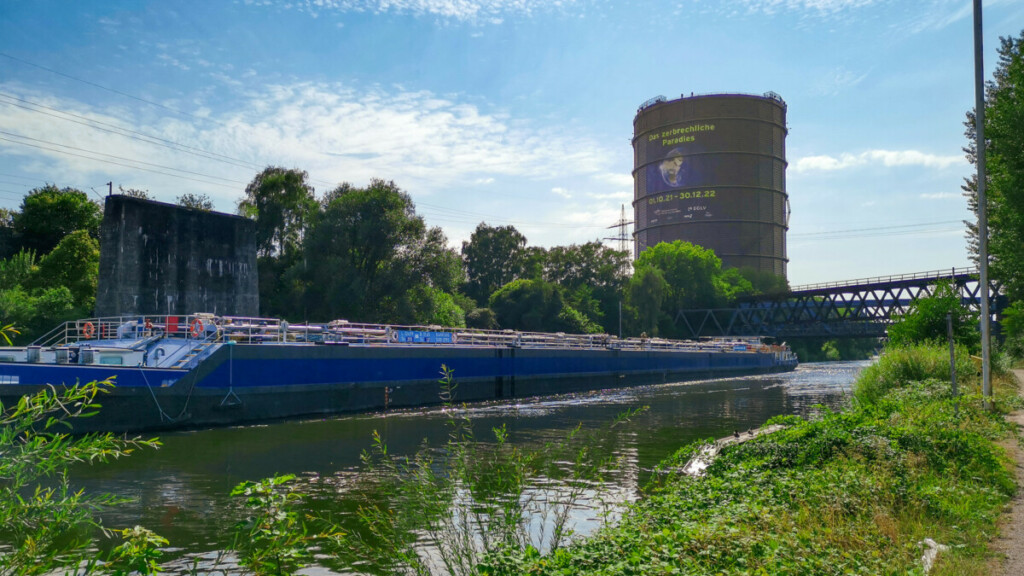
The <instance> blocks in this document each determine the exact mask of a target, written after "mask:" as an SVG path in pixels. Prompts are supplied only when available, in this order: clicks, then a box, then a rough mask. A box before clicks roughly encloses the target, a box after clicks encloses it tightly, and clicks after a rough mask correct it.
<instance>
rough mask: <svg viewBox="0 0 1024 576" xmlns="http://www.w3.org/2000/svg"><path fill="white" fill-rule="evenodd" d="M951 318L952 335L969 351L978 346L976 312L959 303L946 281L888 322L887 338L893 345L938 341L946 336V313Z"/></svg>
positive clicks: (955, 292)
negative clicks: (889, 324)
mask: <svg viewBox="0 0 1024 576" xmlns="http://www.w3.org/2000/svg"><path fill="white" fill-rule="evenodd" d="M947 315H951V316H952V320H953V339H954V340H955V341H956V343H957V344H961V345H963V346H965V347H967V349H968V350H970V351H971V352H972V353H976V352H978V351H979V350H980V348H981V336H980V334H979V333H978V315H977V314H976V313H974V312H972V311H971V310H970V309H968V308H967V307H966V306H964V305H963V304H962V303H961V299H960V294H959V292H958V291H957V289H956V287H955V286H953V284H952V283H950V282H940V283H939V284H938V285H936V287H935V291H934V292H933V293H932V295H931V296H927V297H924V298H918V299H917V300H914V301H913V302H912V303H911V304H910V308H909V309H908V310H907V312H906V313H905V314H903V315H902V316H900V317H899V318H898V319H897V320H896V322H895V323H893V324H892V325H891V326H889V342H891V343H893V344H897V345H909V344H918V343H938V344H942V343H944V342H945V341H946V339H947V323H946V316H947Z"/></svg>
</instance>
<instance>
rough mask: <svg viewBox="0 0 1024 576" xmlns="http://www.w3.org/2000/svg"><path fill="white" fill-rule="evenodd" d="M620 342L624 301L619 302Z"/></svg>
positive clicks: (620, 338)
mask: <svg viewBox="0 0 1024 576" xmlns="http://www.w3.org/2000/svg"><path fill="white" fill-rule="evenodd" d="M619 340H622V300H619Z"/></svg>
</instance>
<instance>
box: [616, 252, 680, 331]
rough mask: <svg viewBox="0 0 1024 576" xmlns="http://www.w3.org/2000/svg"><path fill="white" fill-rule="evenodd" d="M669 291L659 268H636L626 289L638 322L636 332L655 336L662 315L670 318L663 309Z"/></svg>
mask: <svg viewBox="0 0 1024 576" xmlns="http://www.w3.org/2000/svg"><path fill="white" fill-rule="evenodd" d="M670 291H671V287H670V286H669V285H668V282H667V281H666V280H665V274H664V273H663V272H662V271H661V270H660V269H658V268H655V267H653V266H643V267H640V268H637V271H636V273H635V274H633V277H632V278H631V279H630V281H629V285H628V287H627V290H626V298H627V302H628V304H629V307H630V309H631V310H632V311H633V313H634V314H636V316H637V320H638V322H639V330H637V332H644V333H646V334H648V335H650V336H657V335H658V333H659V326H660V325H661V323H662V320H663V317H664V319H666V320H669V321H670V320H671V318H669V317H667V316H666V314H665V313H664V311H663V307H664V303H665V298H666V297H667V296H668V293H669V292H670Z"/></svg>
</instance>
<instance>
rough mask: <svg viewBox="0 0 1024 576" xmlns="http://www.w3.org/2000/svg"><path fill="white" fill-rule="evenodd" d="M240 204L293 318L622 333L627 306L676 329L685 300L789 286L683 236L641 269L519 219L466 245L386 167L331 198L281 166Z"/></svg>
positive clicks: (629, 330)
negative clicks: (540, 234)
mask: <svg viewBox="0 0 1024 576" xmlns="http://www.w3.org/2000/svg"><path fill="white" fill-rule="evenodd" d="M238 210H239V213H240V214H242V215H245V216H248V217H250V218H252V219H254V220H255V222H256V245H257V252H258V267H259V270H260V281H259V290H260V306H261V313H263V314H267V315H270V316H277V317H282V318H285V319H288V320H294V321H302V320H306V319H318V320H323V319H335V318H344V319H347V320H350V321H361V322H382V323H395V324H419V325H422V324H426V325H439V326H457V327H473V328H486V329H497V328H501V329H517V330H538V331H549V332H573V333H602V332H603V333H611V334H616V333H618V332H619V330H620V318H621V322H622V323H621V328H622V330H623V331H624V332H625V333H626V334H640V333H644V332H645V333H647V334H649V335H652V336H653V335H663V336H677V335H680V334H678V331H677V329H676V328H675V326H674V323H673V320H674V316H675V313H676V311H677V310H679V309H680V307H691V308H701V307H715V306H725V305H728V304H730V303H731V302H732V301H734V300H735V299H736V298H738V297H740V296H744V295H751V294H755V293H758V292H759V291H762V290H780V289H781V290H784V289H785V282H784V280H782V279H780V278H777V277H775V276H774V275H771V274H759V273H757V272H754V271H750V270H747V271H744V270H731V269H730V270H723V269H722V263H721V260H719V259H718V258H717V257H716V256H715V255H714V253H713V252H712V251H710V250H706V249H704V248H700V247H698V246H694V245H691V244H688V243H684V242H675V243H672V244H661V245H658V246H656V247H654V248H652V249H650V250H647V251H645V252H644V253H643V254H642V255H641V256H640V259H639V260H637V261H636V262H635V263H634V264H633V268H634V269H635V272H634V273H631V270H630V257H629V254H628V253H626V252H622V251H618V250H614V249H611V248H609V247H607V246H604V245H603V244H601V243H600V242H598V241H592V242H587V243H583V244H572V245H569V246H555V247H552V248H548V249H545V248H542V247H537V246H529V245H528V243H527V239H526V237H525V236H524V235H523V234H522V233H521V232H520V231H518V230H516V228H515V227H513V226H491V225H488V224H487V223H481V224H480V225H478V226H477V228H476V229H475V230H474V231H473V233H472V234H471V235H470V238H469V239H468V240H467V241H465V242H463V243H462V246H461V250H456V249H455V248H453V247H451V246H449V243H448V239H447V237H446V236H445V234H444V232H443V231H442V230H441V229H440V228H437V227H429V226H427V225H426V223H425V222H424V220H423V217H422V216H420V215H418V214H417V213H416V209H415V205H414V203H413V201H412V198H411V197H410V196H409V194H408V193H407V192H406V191H404V190H402V189H401V188H399V187H398V186H397V185H396V184H395V183H394V182H392V181H386V180H372V181H371V182H370V183H369V184H368V185H367V186H365V187H356V186H353V185H352V184H341V185H339V186H337V187H336V188H334V189H333V190H330V191H329V192H327V193H325V194H323V195H322V196H320V197H319V198H318V197H317V195H316V194H315V190H314V188H313V186H311V185H310V184H309V182H308V177H307V174H306V173H305V172H303V171H301V170H295V169H285V168H281V167H268V168H266V169H265V170H263V171H262V172H261V173H260V174H258V175H257V176H256V177H255V178H254V179H253V181H252V182H251V183H250V184H249V185H248V186H247V187H246V190H245V197H244V198H243V199H242V200H241V201H240V202H239V205H238ZM620 310H621V313H620Z"/></svg>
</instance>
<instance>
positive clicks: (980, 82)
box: [974, 0, 992, 409]
mask: <svg viewBox="0 0 1024 576" xmlns="http://www.w3.org/2000/svg"><path fill="white" fill-rule="evenodd" d="M981 32H982V26H981V0H974V137H975V141H976V143H975V146H976V148H977V161H978V268H979V269H980V278H979V281H980V282H981V286H980V289H981V294H980V297H981V395H982V398H983V404H984V406H985V408H986V409H990V408H991V407H992V378H991V376H992V372H991V367H992V359H991V350H990V347H989V339H990V335H989V331H990V330H989V329H990V326H989V324H990V321H991V318H990V313H989V301H988V298H989V296H988V293H989V285H988V205H987V204H988V202H987V200H986V199H985V179H986V176H987V175H986V172H985V65H984V58H983V44H984V43H983V42H982V36H981Z"/></svg>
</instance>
